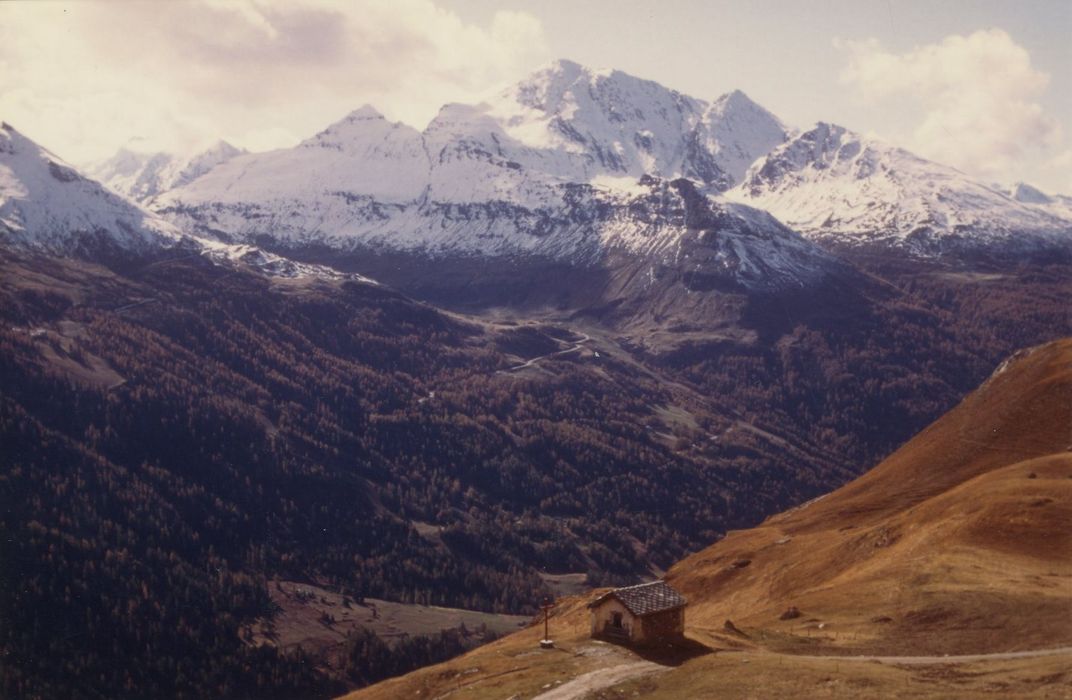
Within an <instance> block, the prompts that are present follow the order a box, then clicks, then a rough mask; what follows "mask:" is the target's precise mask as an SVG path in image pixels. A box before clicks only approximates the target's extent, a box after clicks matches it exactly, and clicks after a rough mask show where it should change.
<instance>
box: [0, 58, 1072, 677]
mask: <svg viewBox="0 0 1072 700" xmlns="http://www.w3.org/2000/svg"><path fill="white" fill-rule="evenodd" d="M90 172H92V173H96V176H97V177H101V178H105V179H106V180H107V181H106V182H98V181H96V180H94V179H92V177H91V176H89V175H86V174H83V173H82V172H80V171H79V170H78V169H77V168H75V167H73V166H71V165H70V164H68V163H66V162H64V161H63V160H62V159H60V158H59V157H58V156H56V155H54V154H53V153H51V152H50V151H48V150H47V149H45V148H43V147H42V146H39V145H38V144H36V143H34V142H33V141H32V140H31V139H29V138H28V137H26V136H25V135H23V134H22V133H21V132H19V131H16V130H15V129H14V127H12V126H10V125H7V124H4V125H3V128H2V129H0V302H2V303H0V344H2V345H3V347H4V351H3V352H2V353H0V440H2V441H3V443H2V445H0V453H2V454H3V455H4V459H5V465H4V466H5V470H4V472H3V474H0V488H2V489H3V495H5V496H7V502H8V503H11V504H13V505H12V507H10V508H6V509H4V510H2V511H0V532H2V533H4V536H3V537H0V555H2V556H3V558H4V561H5V562H14V564H13V565H12V566H3V567H0V577H2V580H0V584H2V585H0V593H2V594H3V596H4V597H3V598H0V660H3V661H4V662H3V663H0V695H4V696H13V697H20V696H41V697H54V696H70V697H79V696H81V695H85V694H86V693H88V692H89V691H86V693H83V692H82V691H81V690H80V689H82V688H85V687H92V688H93V689H94V690H93V692H94V693H95V694H96V696H108V697H144V696H146V695H166V694H169V693H171V694H175V693H177V694H182V695H186V696H190V697H205V696H246V697H276V696H277V697H327V696H329V695H330V694H331V693H338V692H342V691H343V690H346V689H349V688H353V687H355V686H356V685H361V684H366V683H368V682H370V681H372V680H375V679H377V678H380V677H382V675H383V674H384V673H386V671H384V669H391V671H390V672H392V673H398V672H402V671H404V670H408V669H410V668H413V667H414V666H415V665H418V664H423V663H429V662H431V661H433V660H439V659H441V658H443V655H447V654H448V652H449V653H457V652H458V651H460V650H462V649H464V648H467V647H468V646H471V645H472V644H475V643H476V642H478V641H485V640H486V635H484V634H483V633H476V632H474V631H472V630H468V631H467V630H454V631H450V633H449V634H447V632H444V633H443V634H444V635H445V636H441V637H438V638H436V637H434V636H433V637H420V638H419V639H411V640H408V641H407V642H406V643H404V644H403V643H401V642H398V643H396V642H397V639H396V640H395V641H391V642H390V643H389V641H385V639H387V638H386V637H385V638H384V639H381V638H380V637H379V636H378V635H379V633H380V632H382V631H383V629H384V626H383V625H380V626H379V627H377V628H376V629H377V630H379V631H370V630H371V628H369V629H365V630H364V632H362V630H361V629H360V625H358V626H357V627H353V628H350V627H347V628H346V631H345V632H343V631H342V629H343V628H342V627H341V626H340V627H335V626H334V625H335V622H334V621H333V616H334V615H335V613H338V615H337V617H339V619H340V620H341V619H342V618H343V617H347V618H348V621H347V624H350V623H351V622H353V620H355V619H357V618H359V617H361V616H360V615H353V616H348V615H346V613H344V612H343V610H348V611H353V610H354V609H356V607H362V608H364V606H363V604H362V602H361V601H362V600H363V597H364V596H370V597H372V598H374V599H385V600H389V601H391V603H392V604H394V605H397V606H399V609H405V608H407V606H417V605H437V606H451V607H454V608H466V609H469V610H479V611H482V612H481V614H485V615H496V614H501V613H528V612H532V611H533V610H534V605H535V604H536V602H537V601H538V600H539V599H540V598H541V597H543V596H545V595H550V594H552V593H560V592H562V591H563V590H566V589H568V590H572V591H576V590H584V589H585V588H586V587H592V586H597V585H609V584H619V583H630V582H636V581H638V580H640V579H642V578H647V577H651V576H658V575H662V574H663V573H664V572H665V571H666V570H667V569H668V568H669V567H671V566H672V565H673V564H674V562H676V561H679V560H681V559H682V558H684V557H686V556H688V555H690V554H694V553H696V552H698V551H700V550H702V549H703V548H704V547H706V546H708V545H709V544H710V543H712V542H714V541H716V540H720V539H721V538H723V537H725V541H727V542H733V541H736V540H734V539H733V535H729V534H727V533H729V532H730V531H732V530H737V529H740V528H744V527H749V526H752V525H755V524H756V523H757V522H759V521H760V520H761V519H762V518H764V517H766V516H769V515H771V514H773V513H776V512H779V511H782V510H785V509H788V508H791V507H794V506H797V505H800V504H801V503H803V502H806V501H808V500H809V499H811V498H813V497H816V496H819V495H821V494H823V493H825V492H828V491H830V490H833V489H836V488H837V487H839V486H841V485H843V484H844V483H846V482H847V481H849V480H851V479H852V478H854V477H856V476H858V475H859V474H861V473H862V472H863V471H864V470H865V469H866V468H867V467H868V466H870V465H872V464H875V463H877V462H879V461H881V460H882V459H883V458H885V457H887V456H888V455H890V454H891V453H892V452H893V451H894V450H896V449H897V448H898V447H899V446H901V445H902V444H903V443H904V442H905V441H906V440H908V439H909V438H910V437H911V436H912V435H914V434H916V433H917V432H918V431H919V430H921V429H922V428H924V427H925V426H926V425H927V424H928V423H929V422H931V421H933V420H935V419H936V418H938V417H939V416H940V415H941V414H942V413H943V412H945V411H947V410H949V409H950V408H951V407H953V406H954V405H955V404H956V403H957V401H959V400H960V399H961V398H962V397H963V396H964V395H965V394H966V393H967V392H968V391H969V390H970V389H971V388H972V387H974V386H976V385H977V384H978V383H979V382H980V381H982V380H984V379H985V378H986V377H987V376H988V375H989V374H990V373H991V372H992V370H993V368H994V366H995V365H996V364H997V363H998V362H999V361H1001V360H1002V358H1004V357H1006V356H1008V355H1009V354H1010V353H1012V352H1014V351H1015V350H1017V349H1019V348H1022V347H1026V346H1033V345H1037V344H1039V343H1043V342H1045V341H1049V340H1052V339H1054V338H1055V337H1060V336H1065V335H1072V317H1070V316H1069V315H1068V313H1067V306H1068V299H1069V298H1070V295H1072V275H1070V274H1069V273H1068V270H1069V262H1070V258H1069V229H1068V222H1069V220H1070V219H1069V215H1068V211H1069V200H1068V198H1063V197H1060V196H1056V195H1052V196H1051V195H1047V194H1045V193H1042V192H1039V191H1038V190H1036V189H1034V188H1031V187H1030V186H1028V185H1024V184H1021V185H1018V186H1016V187H1015V188H1012V189H1008V190H1003V189H1002V188H1001V187H997V186H990V185H984V184H980V183H978V182H975V181H973V180H972V179H970V178H968V177H966V176H964V175H963V174H961V173H959V172H957V171H955V170H953V169H951V168H947V167H945V166H941V165H938V164H935V163H930V162H928V161H925V160H923V159H920V158H917V157H916V156H913V155H911V154H909V153H907V152H905V151H903V150H900V149H897V148H895V147H892V146H888V145H883V144H881V143H879V142H877V141H874V140H872V139H867V138H862V137H860V136H858V135H854V134H852V133H851V132H849V131H847V130H845V129H842V128H841V127H836V126H833V125H818V126H816V127H815V128H814V129H812V130H809V131H807V132H797V131H795V130H792V129H789V128H787V127H786V126H784V125H783V124H782V123H781V122H780V121H779V120H778V119H777V118H776V117H774V116H773V115H771V114H770V113H769V112H767V111H766V110H764V109H763V108H761V107H759V106H758V105H756V104H755V103H754V102H752V101H751V100H749V99H748V98H747V97H746V96H745V95H744V94H743V93H740V92H733V93H730V94H728V95H725V96H723V97H720V98H717V99H715V100H713V101H710V102H707V101H703V100H697V99H694V98H690V97H688V96H685V95H682V94H680V93H677V92H675V91H673V90H669V89H666V88H664V87H662V86H660V85H658V84H657V83H654V82H651V81H646V80H641V79H638V78H634V77H632V76H629V75H626V74H624V73H621V72H617V71H592V70H589V69H586V68H584V67H581V66H579V65H577V64H574V63H570V62H566V61H560V62H556V63H555V64H553V65H551V66H549V67H547V68H545V69H543V70H541V71H539V72H537V73H535V74H534V75H533V76H531V77H530V78H528V79H526V80H524V81H522V82H521V83H519V84H518V85H515V86H513V87H511V88H509V89H507V90H505V91H502V92H500V93H498V94H496V95H494V96H492V97H490V98H489V99H487V100H485V101H483V102H481V103H479V104H476V105H459V104H452V105H447V106H445V107H444V108H443V109H442V110H441V111H440V113H439V114H438V115H437V116H436V118H435V119H433V120H432V122H431V123H430V124H429V125H428V126H427V127H426V128H425V129H424V130H421V131H418V130H417V129H414V128H411V127H409V126H406V125H404V124H398V123H392V122H390V121H388V120H387V119H385V118H384V117H383V116H382V115H381V114H379V113H378V112H377V111H376V110H375V109H373V108H372V107H368V106H366V107H362V108H360V109H358V110H356V111H355V112H353V113H351V114H349V115H348V116H347V117H345V118H344V119H342V120H340V121H338V122H336V123H334V124H332V125H330V126H328V127H327V128H326V129H324V130H323V131H322V132H320V133H318V134H315V135H312V136H310V137H309V138H308V139H306V140H305V141H303V142H302V143H300V144H299V145H297V146H295V147H294V148H286V149H280V150H276V151H271V152H268V153H245V152H239V151H238V149H235V148H233V147H231V146H229V145H226V144H219V145H217V146H216V147H214V148H212V149H210V150H209V151H208V152H206V153H203V154H199V155H196V156H169V155H166V154H164V155H161V154H155V155H143V154H137V153H134V152H127V153H121V154H120V155H119V156H117V158H115V159H113V160H112V161H111V162H109V163H105V164H102V165H100V166H99V167H97V168H94V169H92V170H91V171H90ZM977 437H978V436H975V437H973V438H972V439H976V438H977ZM898 473H901V472H898ZM905 473H907V472H905ZM912 473H913V474H914V476H913V478H914V479H915V478H917V476H918V475H915V472H912ZM894 481H896V479H894ZM892 488H893V486H891V485H890V483H889V482H888V481H883V482H882V483H881V490H890V489H892ZM811 512H821V509H818V510H817V509H814V508H813V509H812V511H811ZM831 517H834V516H831ZM831 541H834V540H831ZM757 561H758V560H757ZM756 570H759V567H757V568H756ZM682 580H683V579H682ZM314 591H318V592H320V593H315V592H314ZM309 596H313V598H316V599H317V600H316V602H315V604H312V599H311V598H309ZM307 599H308V600H307ZM280 601H282V604H284V605H286V606H287V608H286V614H285V615H280V613H279V610H278V607H279V605H280V604H281V603H280ZM306 603H310V604H308V605H306ZM809 604H810V603H809ZM347 606H350V607H347ZM41 611H48V614H44V613H42V612H41ZM767 612H769V611H767ZM440 613H442V611H440ZM369 614H370V615H371V612H370V613H369ZM474 614H475V613H474ZM764 614H766V612H764ZM303 615H304V617H303ZM310 615H312V617H310ZM412 615H414V616H419V615H420V613H418V612H417V611H416V610H414V611H413V612H412ZM467 619H473V618H472V617H468V618H467ZM277 623H278V624H279V625H283V624H286V625H290V628H288V629H286V630H283V631H282V634H276V631H277V630H276V628H275V625H276V624H277ZM355 624H356V623H355ZM499 627H500V628H501V625H500V626H499ZM310 629H312V630H314V631H315V632H316V634H307V633H308V631H309V630H310ZM295 638H297V639H305V640H309V639H312V640H314V641H313V642H309V643H307V644H303V645H302V646H301V649H299V650H289V651H288V650H287V649H285V648H284V647H285V646H286V645H287V644H288V643H287V642H284V640H291V639H295ZM325 638H328V639H330V640H332V641H331V642H330V643H329V644H323V643H322V642H321V641H320V640H323V639H325ZM12 659H14V660H15V661H14V662H9V661H8V660H12ZM87 679H90V680H89V681H87ZM87 683H88V685H87Z"/></svg>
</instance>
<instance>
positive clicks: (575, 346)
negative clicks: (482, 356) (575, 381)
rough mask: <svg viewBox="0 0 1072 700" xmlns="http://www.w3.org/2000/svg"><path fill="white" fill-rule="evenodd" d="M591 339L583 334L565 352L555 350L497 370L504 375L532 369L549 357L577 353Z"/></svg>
mask: <svg viewBox="0 0 1072 700" xmlns="http://www.w3.org/2000/svg"><path fill="white" fill-rule="evenodd" d="M591 339H592V336H590V335H588V334H587V333H585V334H584V337H583V338H581V339H580V340H577V341H574V343H573V345H572V346H571V347H568V348H566V349H565V350H557V351H555V352H551V353H548V354H546V355H540V356H539V357H534V358H532V359H531V360H527V361H525V362H522V363H521V364H519V365H514V366H513V367H509V368H507V369H504V370H499V371H500V372H502V373H504V374H505V373H506V372H516V371H518V370H521V369H525V368H527V367H532V366H533V365H535V364H536V363H537V362H540V361H541V360H546V359H548V358H550V357H558V356H559V355H566V354H568V353H571V352H577V351H578V350H580V349H581V347H582V346H583V345H584V344H585V343H587V342H588V341H589V340H591Z"/></svg>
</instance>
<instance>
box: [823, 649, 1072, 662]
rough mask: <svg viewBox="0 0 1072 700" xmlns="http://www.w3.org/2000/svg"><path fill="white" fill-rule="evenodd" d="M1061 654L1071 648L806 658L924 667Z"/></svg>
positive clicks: (1069, 651) (1070, 650) (1068, 651)
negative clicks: (941, 654)
mask: <svg viewBox="0 0 1072 700" xmlns="http://www.w3.org/2000/svg"><path fill="white" fill-rule="evenodd" d="M1062 654H1072V647H1059V648H1056V649H1036V650H1034V651H1006V652H1001V653H997V654H961V655H959V656H948V655H947V656H810V657H808V658H812V659H831V660H836V661H878V662H880V663H884V664H905V665H907V666H925V665H930V664H970V663H976V662H979V661H1004V660H1009V659H1030V658H1035V657H1037V656H1060V655H1062Z"/></svg>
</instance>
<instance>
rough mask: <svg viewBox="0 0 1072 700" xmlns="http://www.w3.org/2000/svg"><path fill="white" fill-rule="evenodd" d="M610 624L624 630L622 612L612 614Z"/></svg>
mask: <svg viewBox="0 0 1072 700" xmlns="http://www.w3.org/2000/svg"><path fill="white" fill-rule="evenodd" d="M610 623H611V624H612V625H613V626H614V627H616V628H618V629H621V628H622V614H621V613H620V612H616V613H611V620H610Z"/></svg>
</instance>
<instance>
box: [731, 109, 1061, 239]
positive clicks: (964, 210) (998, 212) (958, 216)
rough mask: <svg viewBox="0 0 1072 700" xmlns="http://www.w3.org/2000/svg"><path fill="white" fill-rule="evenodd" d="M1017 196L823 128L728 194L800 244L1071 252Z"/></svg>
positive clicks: (1047, 211)
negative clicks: (795, 234)
mask: <svg viewBox="0 0 1072 700" xmlns="http://www.w3.org/2000/svg"><path fill="white" fill-rule="evenodd" d="M1039 194H1041V193H1039ZM1021 195H1022V196H1020V197H1010V196H1009V195H1008V194H1006V193H1004V192H1001V191H998V190H996V189H994V188H992V187H988V186H986V185H983V184H980V183H979V182H976V181H974V180H972V179H971V178H969V177H967V176H966V175H964V174H963V173H961V172H960V171H958V170H956V169H954V168H950V167H947V166H944V165H940V164H938V163H934V162H931V161H928V160H925V159H923V158H920V157H918V156H916V155H913V154H912V153H909V152H908V151H906V150H904V149H901V148H897V147H894V146H890V145H888V144H885V143H883V142H881V141H878V140H876V139H871V138H865V137H862V136H860V135H859V134H856V133H853V132H851V131H849V130H847V129H845V128H843V127H840V126H836V125H832V124H824V123H820V124H817V125H816V126H815V127H814V128H812V129H810V130H808V131H805V132H802V133H800V134H797V135H796V136H794V137H793V138H792V139H790V140H789V141H787V142H786V143H784V144H782V145H780V146H778V147H776V148H774V149H773V150H772V151H771V153H770V154H768V155H767V156H765V157H764V158H762V159H761V160H759V161H757V162H756V163H755V164H754V165H753V166H752V168H751V169H750V170H749V171H748V173H747V175H746V176H745V179H744V182H742V183H741V184H740V185H739V186H738V187H736V188H734V190H732V191H731V192H729V193H728V197H730V198H731V199H734V200H736V201H741V202H744V203H747V204H750V205H752V206H755V207H758V208H761V209H764V210H766V211H768V212H770V213H771V214H773V215H774V216H776V217H777V218H778V219H780V220H781V221H783V222H785V223H786V224H788V225H789V226H791V227H793V228H794V229H796V230H797V231H800V232H801V233H802V234H804V235H805V236H807V237H810V238H814V239H819V240H823V241H827V242H830V243H834V244H839V245H875V244H877V245H882V246H888V247H894V248H903V249H906V250H908V251H911V252H912V253H915V254H922V255H932V254H940V253H942V252H948V251H949V250H955V249H964V248H973V247H981V246H994V245H1000V246H1012V247H1023V248H1034V247H1038V246H1045V245H1059V246H1068V245H1070V244H1072V219H1069V218H1068V217H1066V216H1062V215H1061V214H1060V212H1059V209H1058V208H1057V207H1050V206H1044V205H1040V203H1039V202H1038V201H1032V200H1031V199H1030V195H1029V194H1028V193H1027V191H1026V190H1023V191H1022V192H1021Z"/></svg>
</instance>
